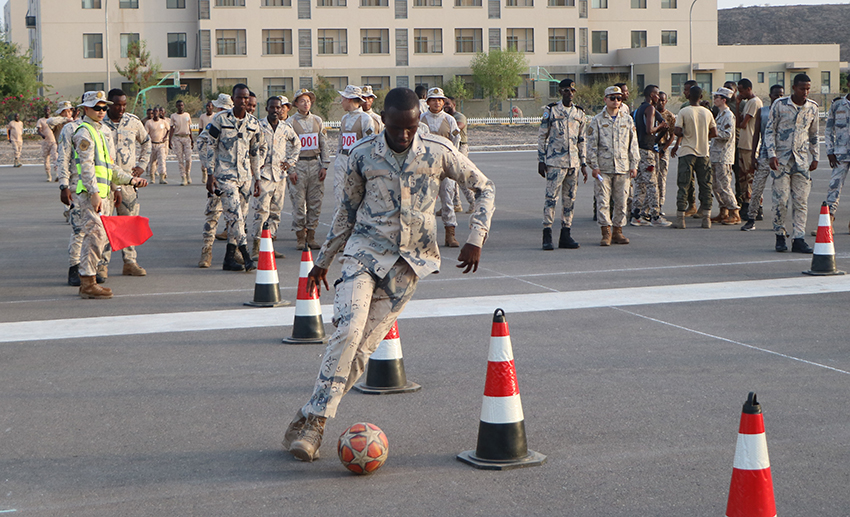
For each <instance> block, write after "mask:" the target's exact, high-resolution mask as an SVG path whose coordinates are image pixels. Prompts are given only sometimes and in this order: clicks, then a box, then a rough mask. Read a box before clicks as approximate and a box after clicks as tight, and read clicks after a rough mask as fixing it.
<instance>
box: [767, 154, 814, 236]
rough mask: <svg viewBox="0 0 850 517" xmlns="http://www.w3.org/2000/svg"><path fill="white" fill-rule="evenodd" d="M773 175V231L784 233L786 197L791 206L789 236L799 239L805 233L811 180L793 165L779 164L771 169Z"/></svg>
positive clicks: (786, 209) (786, 211)
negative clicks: (790, 230) (789, 199)
mask: <svg viewBox="0 0 850 517" xmlns="http://www.w3.org/2000/svg"><path fill="white" fill-rule="evenodd" d="M770 175H771V176H772V177H773V231H774V232H775V233H776V235H785V216H786V215H787V213H788V198H789V197H790V198H791V206H792V208H793V216H792V223H791V224H792V226H793V231H792V232H791V238H793V239H801V238H803V237H804V236H805V235H806V216H807V215H808V200H809V192H810V191H811V190H812V180H811V179H810V178H807V177H806V176H804V175H803V173H801V172H799V171H798V170H797V168H796V166H795V165H793V164H787V165H780V166H779V171H771V174H770Z"/></svg>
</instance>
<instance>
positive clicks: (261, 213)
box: [251, 118, 301, 239]
mask: <svg viewBox="0 0 850 517" xmlns="http://www.w3.org/2000/svg"><path fill="white" fill-rule="evenodd" d="M260 128H261V129H262V130H263V136H264V137H265V140H266V153H265V160H263V167H262V168H261V169H260V174H259V178H255V180H254V181H256V182H257V183H258V184H259V185H260V195H259V197H255V198H253V200H252V202H251V203H252V205H253V208H254V226H253V227H252V231H251V235H253V237H254V239H259V238H260V236H261V235H262V233H263V223H265V222H266V221H268V223H269V231H271V234H272V236H276V235H277V228H278V226H279V225H280V211H281V210H282V209H283V200H284V196H285V195H286V176H287V174H286V171H285V170H284V169H283V167H282V166H281V165H282V163H283V162H286V163H287V164H288V166H289V167H293V166H294V165H295V162H297V161H298V153H300V152H301V139H299V138H298V135H296V134H295V130H293V129H292V127H291V126H289V125H287V124H286V121H283V120H281V121H278V123H277V128H272V125H271V124H270V123H269V121H268V119H266V118H264V119H262V120H260Z"/></svg>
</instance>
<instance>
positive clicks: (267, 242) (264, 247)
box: [260, 237, 274, 252]
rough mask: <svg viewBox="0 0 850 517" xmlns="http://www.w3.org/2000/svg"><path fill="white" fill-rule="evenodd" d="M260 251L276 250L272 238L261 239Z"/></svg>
mask: <svg viewBox="0 0 850 517" xmlns="http://www.w3.org/2000/svg"><path fill="white" fill-rule="evenodd" d="M260 251H261V252H263V251H272V252H273V251H274V246H273V245H272V240H271V239H269V238H268V237H263V238H262V239H260Z"/></svg>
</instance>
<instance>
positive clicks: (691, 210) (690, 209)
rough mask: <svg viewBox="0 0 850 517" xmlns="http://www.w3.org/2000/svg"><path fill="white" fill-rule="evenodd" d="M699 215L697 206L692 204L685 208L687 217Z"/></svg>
mask: <svg viewBox="0 0 850 517" xmlns="http://www.w3.org/2000/svg"><path fill="white" fill-rule="evenodd" d="M696 215H697V206H696V205H691V206H689V207H688V209H687V210H685V217H695V216H696Z"/></svg>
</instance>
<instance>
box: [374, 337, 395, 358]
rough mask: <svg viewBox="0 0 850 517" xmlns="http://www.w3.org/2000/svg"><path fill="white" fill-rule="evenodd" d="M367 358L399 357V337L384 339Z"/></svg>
mask: <svg viewBox="0 0 850 517" xmlns="http://www.w3.org/2000/svg"><path fill="white" fill-rule="evenodd" d="M369 358H370V359H377V360H379V361H390V360H393V359H401V358H402V356H401V339H384V340H383V341H381V343H380V344H379V345H378V348H376V349H375V351H374V352H373V353H372V355H371V356H369Z"/></svg>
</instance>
